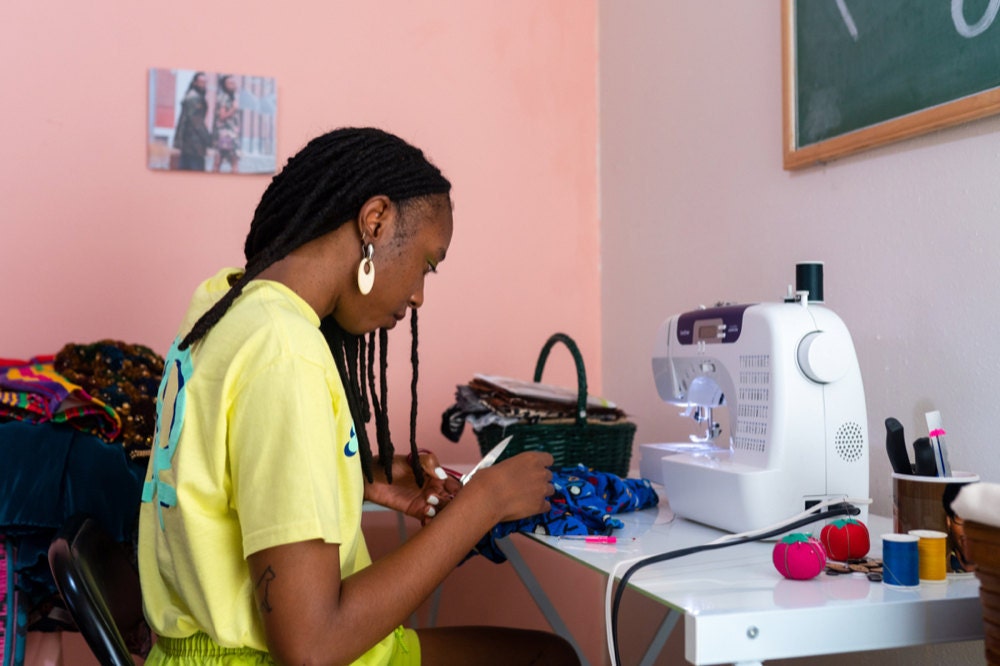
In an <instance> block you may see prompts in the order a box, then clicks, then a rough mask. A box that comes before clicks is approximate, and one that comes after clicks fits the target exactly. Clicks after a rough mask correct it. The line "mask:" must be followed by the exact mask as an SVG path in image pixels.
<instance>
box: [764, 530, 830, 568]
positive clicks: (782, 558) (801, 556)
mask: <svg viewBox="0 0 1000 666" xmlns="http://www.w3.org/2000/svg"><path fill="white" fill-rule="evenodd" d="M771 559H772V560H773V561H774V568H775V569H777V570H778V573H780V574H781V575H782V576H784V577H785V578H791V579H792V580H809V579H810V578H815V577H816V576H818V575H819V572H821V571H822V570H823V569H825V568H826V551H825V550H823V544H821V543H820V542H819V540H818V539H816V538H815V537H812V536H809V535H808V534H802V533H796V534H789V535H787V536H785V537H784V538H782V539H781V541H779V542H778V543H776V544H774V551H773V552H772V554H771Z"/></svg>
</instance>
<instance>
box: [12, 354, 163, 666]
mask: <svg viewBox="0 0 1000 666" xmlns="http://www.w3.org/2000/svg"><path fill="white" fill-rule="evenodd" d="M162 374H163V359H162V358H160V357H159V356H157V355H156V354H155V353H153V352H152V351H150V350H149V349H147V348H145V347H141V346H138V345H129V344H125V343H122V342H118V341H113V340H103V341H101V342H98V343H94V344H89V345H77V344H69V345H66V346H65V347H63V349H61V350H60V351H59V352H58V353H57V354H55V355H52V356H38V357H35V358H32V359H30V360H28V361H11V360H3V359H0V546H2V548H3V552H2V555H0V564H2V565H3V570H2V571H0V577H5V578H6V580H5V581H4V582H5V585H4V589H3V590H2V591H0V616H2V619H3V624H4V626H3V627H0V656H2V659H0V663H2V664H3V665H4V666H8V665H13V666H17V665H18V664H20V663H21V659H22V658H23V650H24V637H25V633H26V631H28V630H40V631H47V630H57V629H64V628H73V627H72V624H71V622H70V620H69V619H68V615H67V614H65V612H63V610H62V607H61V601H60V599H59V595H58V592H57V591H56V588H55V583H54V581H53V580H52V576H51V574H50V573H49V568H48V557H47V554H48V546H49V543H50V541H51V540H52V537H53V536H54V535H55V533H56V531H57V530H58V529H59V528H60V527H61V526H62V525H63V523H64V522H65V521H66V519H67V518H69V517H70V516H71V515H73V514H76V513H87V514H90V515H91V516H93V517H95V518H97V519H98V520H99V521H100V522H102V523H103V524H104V526H105V527H106V528H107V529H108V530H109V532H110V533H111V534H112V535H113V536H114V537H115V538H116V539H118V540H119V541H121V542H124V543H126V544H128V545H130V546H132V545H133V544H134V543H135V540H136V536H137V534H136V532H137V527H138V513H139V497H140V494H141V492H142V482H143V478H144V476H145V470H146V461H147V460H148V458H149V454H150V449H151V445H152V440H153V435H154V432H155V415H156V392H157V389H158V386H159V381H160V377H161V376H162ZM4 574H5V576H4Z"/></svg>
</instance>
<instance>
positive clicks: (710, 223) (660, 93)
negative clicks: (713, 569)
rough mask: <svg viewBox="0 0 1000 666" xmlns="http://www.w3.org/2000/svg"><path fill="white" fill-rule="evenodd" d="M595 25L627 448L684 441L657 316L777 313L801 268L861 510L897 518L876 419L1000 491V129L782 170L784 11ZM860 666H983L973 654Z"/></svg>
mask: <svg viewBox="0 0 1000 666" xmlns="http://www.w3.org/2000/svg"><path fill="white" fill-rule="evenodd" d="M599 12H600V15H599V32H600V43H599V48H600V113H599V119H600V178H601V198H602V201H601V216H602V264H603V265H602V301H603V305H602V339H603V347H602V354H603V362H604V383H603V392H604V395H605V396H607V397H608V398H610V399H612V400H615V401H616V402H618V403H620V404H622V405H623V406H624V407H625V408H626V409H628V410H629V411H630V412H631V413H632V414H633V415H634V418H635V420H636V422H637V423H638V425H639V429H638V433H637V435H636V442H637V443H639V442H649V441H669V440H671V439H676V438H678V437H683V438H686V435H687V434H688V433H689V432H693V430H692V428H691V427H689V425H688V424H687V423H686V422H685V421H684V420H683V419H681V418H680V417H678V416H676V412H677V410H676V409H675V408H673V407H671V406H669V405H666V404H664V403H662V402H660V400H659V398H658V397H657V395H656V390H655V388H654V386H653V383H652V376H651V372H650V347H651V344H652V338H653V335H654V333H655V331H656V328H657V327H658V326H659V324H660V322H661V321H662V320H663V319H664V318H666V317H667V316H669V315H671V314H674V313H676V312H680V311H684V310H688V309H692V308H694V307H697V306H698V305H700V304H706V305H709V304H712V303H714V302H716V301H718V300H728V301H734V302H755V301H762V300H770V301H773V300H780V299H781V298H782V297H783V295H784V293H785V289H786V286H787V285H788V284H790V283H793V282H794V267H795V264H796V262H799V261H803V260H821V261H824V262H825V263H826V266H825V273H826V276H825V292H826V304H827V305H828V306H829V307H830V308H832V309H833V310H834V311H835V312H837V313H838V314H839V315H840V316H841V318H842V319H843V320H844V321H845V323H846V324H847V326H848V328H849V329H850V330H851V333H852V335H853V337H854V343H855V346H856V349H857V354H858V359H859V362H860V365H861V372H862V377H863V379H864V383H865V392H866V400H867V407H868V428H869V437H870V447H871V493H872V497H873V498H874V505H873V509H874V511H875V512H876V513H879V514H883V515H891V513H892V504H891V497H890V493H891V486H890V483H889V478H890V469H889V465H888V461H887V459H886V456H885V453H884V451H885V444H884V442H885V427H884V421H885V419H886V417H888V416H895V417H897V418H898V419H899V420H900V421H901V422H902V423H903V425H904V427H905V428H906V431H907V438H908V440H910V441H912V440H913V439H914V438H916V437H917V436H920V435H926V425H925V424H924V418H923V415H924V412H925V411H927V410H928V409H931V408H933V409H939V410H941V412H942V416H943V419H944V422H945V423H944V425H945V428H946V429H947V430H948V442H949V443H950V445H951V460H952V463H953V466H954V468H955V469H961V470H971V471H974V472H977V473H979V474H980V476H981V477H982V478H983V480H986V481H1000V460H998V458H997V456H996V455H995V453H994V452H995V451H996V444H995V438H996V431H995V428H996V425H997V421H998V408H997V407H996V405H995V399H996V396H997V393H998V390H997V389H998V385H1000V381H998V379H997V369H998V368H1000V346H998V345H997V344H995V339H996V330H997V329H1000V299H998V297H997V295H996V287H995V279H994V272H995V265H996V260H995V258H994V257H995V255H996V252H997V250H998V249H1000V225H998V224H997V210H998V208H1000V188H998V187H997V173H998V166H1000V118H997V117H994V118H991V119H986V120H982V121H978V122H975V123H972V124H969V125H966V126H962V127H957V128H952V129H947V130H944V131H941V132H938V133H936V134H933V135H928V136H924V137H919V138H916V139H911V140H908V141H905V142H903V143H899V144H895V145H892V146H887V147H882V148H878V149H875V150H871V151H868V152H865V153H862V154H860V155H857V156H854V157H849V158H844V159H841V160H837V161H835V162H832V163H830V164H828V165H826V166H819V167H813V168H809V169H806V170H803V171H797V172H788V171H785V170H783V169H782V166H781V150H782V148H781V131H782V118H781V110H782V109H781V92H782V90H781V25H780V23H781V22H780V9H779V3H777V2H729V3H706V2H653V1H648V2H639V1H630V2H602V3H600V4H599ZM992 30H993V31H994V32H1000V25H996V26H994V27H993V28H992ZM668 491H669V489H668ZM668 494H669V492H668ZM847 629H848V630H849V628H847ZM840 659H843V658H842V657H841V658H840ZM868 659H871V660H872V661H871V662H870V663H899V664H904V663H905V664H911V663H925V664H937V663H982V660H983V656H982V643H981V642H975V643H969V644H961V645H952V646H941V647H934V648H922V649H914V650H905V651H897V652H893V653H889V654H879V655H870V656H866V657H862V658H861V659H860V660H859V663H865V662H866V661H867V660H868ZM819 661H822V660H819ZM829 663H839V662H838V659H833V660H831V661H830V662H829Z"/></svg>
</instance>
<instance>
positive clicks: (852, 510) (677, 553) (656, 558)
mask: <svg viewBox="0 0 1000 666" xmlns="http://www.w3.org/2000/svg"><path fill="white" fill-rule="evenodd" d="M859 513H861V509H859V508H858V507H856V506H854V505H853V504H850V503H848V502H841V503H839V504H831V505H830V506H829V507H827V510H826V511H820V512H818V513H815V514H813V515H811V516H806V517H804V518H800V519H799V520H796V521H794V522H791V523H787V524H785V525H781V526H779V527H776V528H774V529H773V530H770V531H769V532H764V533H762V534H758V535H755V536H747V537H742V538H739V539H733V540H732V541H723V542H719V543H706V544H703V545H701V546H691V547H690V548H680V549H678V550H671V551H669V552H666V553H660V554H659V555H651V556H650V557H647V558H646V559H644V560H642V561H640V562H636V563H635V564H633V565H632V566H630V567H629V568H628V569H626V570H625V573H624V574H622V577H621V582H620V583H618V588H617V589H616V590H615V596H614V601H613V602H612V605H611V645H612V648H613V649H614V659H615V660H614V663H615V664H621V656H620V654H619V652H618V610H619V607H620V606H621V600H622V595H623V594H624V593H625V588H626V586H627V584H628V581H629V579H630V578H631V577H632V575H633V574H634V573H635V572H637V571H638V570H639V569H642V568H643V567H646V566H649V565H650V564H656V563H658V562H665V561H667V560H674V559H677V558H678V557H684V556H685V555H694V554H695V553H702V552H705V551H708V550H718V549H719V548H728V547H729V546H738V545H740V544H743V543H750V542H751V541H762V540H764V539H770V538H771V537H776V536H778V535H780V534H784V533H786V532H791V531H792V530H794V529H796V528H799V527H803V526H804V525H810V524H812V523H815V522H817V521H820V520H828V519H830V518H832V517H834V516H856V515H858V514H859Z"/></svg>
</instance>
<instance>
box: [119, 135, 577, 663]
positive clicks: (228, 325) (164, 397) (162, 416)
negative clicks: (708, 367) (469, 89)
mask: <svg viewBox="0 0 1000 666" xmlns="http://www.w3.org/2000/svg"><path fill="white" fill-rule="evenodd" d="M249 227H250V228H249V232H248V234H247V236H246V239H245V241H244V244H243V254H244V257H245V265H244V266H243V267H236V266H233V267H228V268H222V269H220V270H219V271H217V272H216V273H215V275H214V276H212V277H209V278H208V279H207V280H205V281H204V282H203V283H202V284H201V285H200V286H199V287H197V288H196V289H195V291H194V294H193V296H192V298H191V301H190V305H189V307H188V310H187V313H186V314H185V315H184V318H183V320H182V321H181V323H180V325H179V327H178V330H177V334H176V337H175V339H174V342H173V344H172V345H171V347H170V351H169V352H168V354H167V357H166V359H165V366H166V370H165V372H164V375H163V381H162V382H161V384H160V390H159V394H158V399H157V424H156V436H155V441H154V443H153V453H152V455H151V457H150V463H149V467H148V469H147V472H146V480H145V485H144V487H143V493H142V503H141V506H140V518H139V558H138V559H139V569H140V577H141V581H142V596H143V605H144V610H145V615H146V618H147V620H148V622H149V625H150V627H151V629H152V630H153V631H154V632H155V634H156V636H157V640H156V642H155V644H154V645H153V647H152V651H151V652H150V654H149V657H148V659H147V660H146V662H145V663H146V666H194V665H195V664H223V663H225V664H229V665H230V666H236V665H240V664H364V665H366V666H371V665H375V664H388V665H393V666H417V665H419V664H421V663H424V664H435V665H438V666H449V665H456V666H457V665H463V666H465V665H467V664H476V665H477V666H517V665H523V664H545V665H546V666H572V665H577V664H579V659H578V657H577V654H576V652H575V650H574V649H573V647H572V646H571V645H570V643H569V642H568V641H566V640H564V639H563V638H561V637H559V636H557V635H555V634H552V633H549V632H545V631H535V630H528V629H516V628H507V627H495V626H462V627H455V626H448V627H433V628H419V629H411V628H404V627H403V622H405V621H406V620H407V618H409V617H410V616H411V615H412V614H413V613H414V612H415V611H416V610H417V609H418V608H419V607H420V605H421V604H422V603H423V602H424V601H425V600H426V599H427V598H428V597H429V596H430V595H431V594H432V593H433V592H434V590H435V589H437V587H438V586H439V585H440V584H441V583H442V582H443V581H444V579H445V577H446V576H447V575H448V574H449V573H450V572H451V571H452V570H453V569H454V568H455V567H456V566H458V565H459V564H461V563H462V562H463V561H464V560H465V559H466V558H467V557H468V556H469V555H470V554H471V553H472V552H473V548H474V547H475V546H476V544H477V543H478V542H479V540H480V539H481V538H482V537H483V536H484V535H485V534H487V533H488V532H490V530H491V529H492V528H493V527H494V526H495V525H496V524H497V523H500V522H504V521H508V520H517V519H521V518H526V517H528V516H533V515H536V514H539V513H544V512H546V511H548V510H549V509H550V508H551V507H550V503H549V500H548V498H549V497H550V496H552V494H553V493H554V492H555V491H554V487H553V484H552V472H551V470H550V469H549V466H551V465H552V464H553V457H552V455H551V454H550V453H547V452H543V451H524V452H521V453H519V454H517V455H514V456H511V457H510V458H507V459H506V460H503V461H501V462H498V463H497V464H495V465H493V466H491V467H486V468H484V469H482V470H481V471H479V472H477V474H476V475H475V476H474V477H472V478H471V479H469V480H468V481H467V483H465V484H464V485H463V484H462V483H461V482H460V481H459V480H458V479H456V478H455V477H454V476H452V475H449V474H448V473H447V472H446V471H445V470H444V469H443V468H442V467H441V464H440V462H439V461H438V459H437V457H436V456H435V455H434V454H433V453H429V452H427V451H425V450H423V449H421V448H418V447H417V444H416V435H415V426H416V411H415V407H416V400H417V396H416V372H417V365H418V359H417V341H418V335H417V319H416V313H417V309H418V308H420V307H421V306H422V305H423V303H424V288H425V281H426V280H427V278H428V276H430V275H432V274H434V273H436V272H437V270H438V267H439V266H440V264H441V262H442V261H444V259H445V254H446V253H447V251H448V248H449V245H450V244H451V238H452V229H453V218H452V200H451V183H450V182H449V181H448V180H447V179H446V178H445V176H444V175H443V174H442V173H441V171H440V170H439V169H438V168H437V167H436V166H434V164H432V163H431V162H430V161H429V160H428V159H427V157H426V156H425V155H424V153H423V151H421V150H420V149H418V148H416V147H414V146H412V145H410V144H409V143H407V142H406V141H404V140H403V139H401V138H399V137H397V136H395V135H393V134H390V133H388V132H385V131H382V130H379V129H375V128H364V127H363V128H350V127H349V128H341V129H337V130H333V131H331V132H328V133H326V134H323V135H321V136H319V137H316V138H315V139H313V140H312V141H310V142H309V143H308V144H306V146H305V147H304V148H302V149H301V150H300V151H299V152H298V153H296V154H295V155H294V156H292V157H291V158H290V159H289V160H288V162H287V164H286V165H285V167H284V169H283V170H282V171H281V172H279V173H278V174H277V175H276V176H274V178H272V179H271V183H270V185H269V186H268V187H267V189H266V190H265V191H264V194H263V196H262V197H261V199H260V201H259V202H258V204H257V206H256V208H255V210H254V212H253V217H252V220H251V222H250V225H249ZM408 315H409V319H410V322H409V323H410V345H411V349H410V359H411V366H412V372H413V376H412V381H411V383H410V396H409V399H410V405H411V411H410V441H409V455H401V454H397V453H396V452H395V447H394V445H393V439H392V437H390V433H389V419H388V415H387V413H386V410H387V401H388V395H387V388H386V387H387V383H386V367H387V365H386V352H387V336H388V332H387V331H388V329H392V328H394V327H395V326H396V325H397V324H399V322H401V321H403V320H405V319H406V318H407V316H408ZM376 349H378V351H379V354H378V357H376V355H375V350H376ZM376 377H378V378H379V380H378V382H376ZM366 386H367V387H368V388H367V390H366ZM369 422H374V423H373V429H374V431H375V432H374V433H373V435H374V437H373V441H372V442H369V436H368V430H367V428H368V423H369ZM375 440H377V448H376V447H375V446H374V444H375V443H376V441H375ZM373 449H376V450H375V451H373ZM365 502H372V503H374V504H378V505H381V506H384V507H388V508H390V509H394V510H396V511H399V512H401V513H403V514H405V515H407V516H410V517H411V518H415V519H417V520H419V521H420V523H421V527H420V529H418V530H417V531H416V532H415V533H414V534H412V535H411V536H409V537H408V538H407V539H406V540H405V541H403V542H402V543H400V544H399V545H398V546H396V548H395V549H394V550H392V551H391V552H389V553H387V554H386V555H384V556H383V557H380V558H378V559H376V560H374V561H373V560H372V558H371V556H370V554H369V550H368V547H367V545H366V541H365V535H364V533H363V532H362V520H361V519H362V510H363V506H364V503H365ZM482 601H483V603H484V604H488V603H489V600H488V599H483V600H482Z"/></svg>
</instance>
